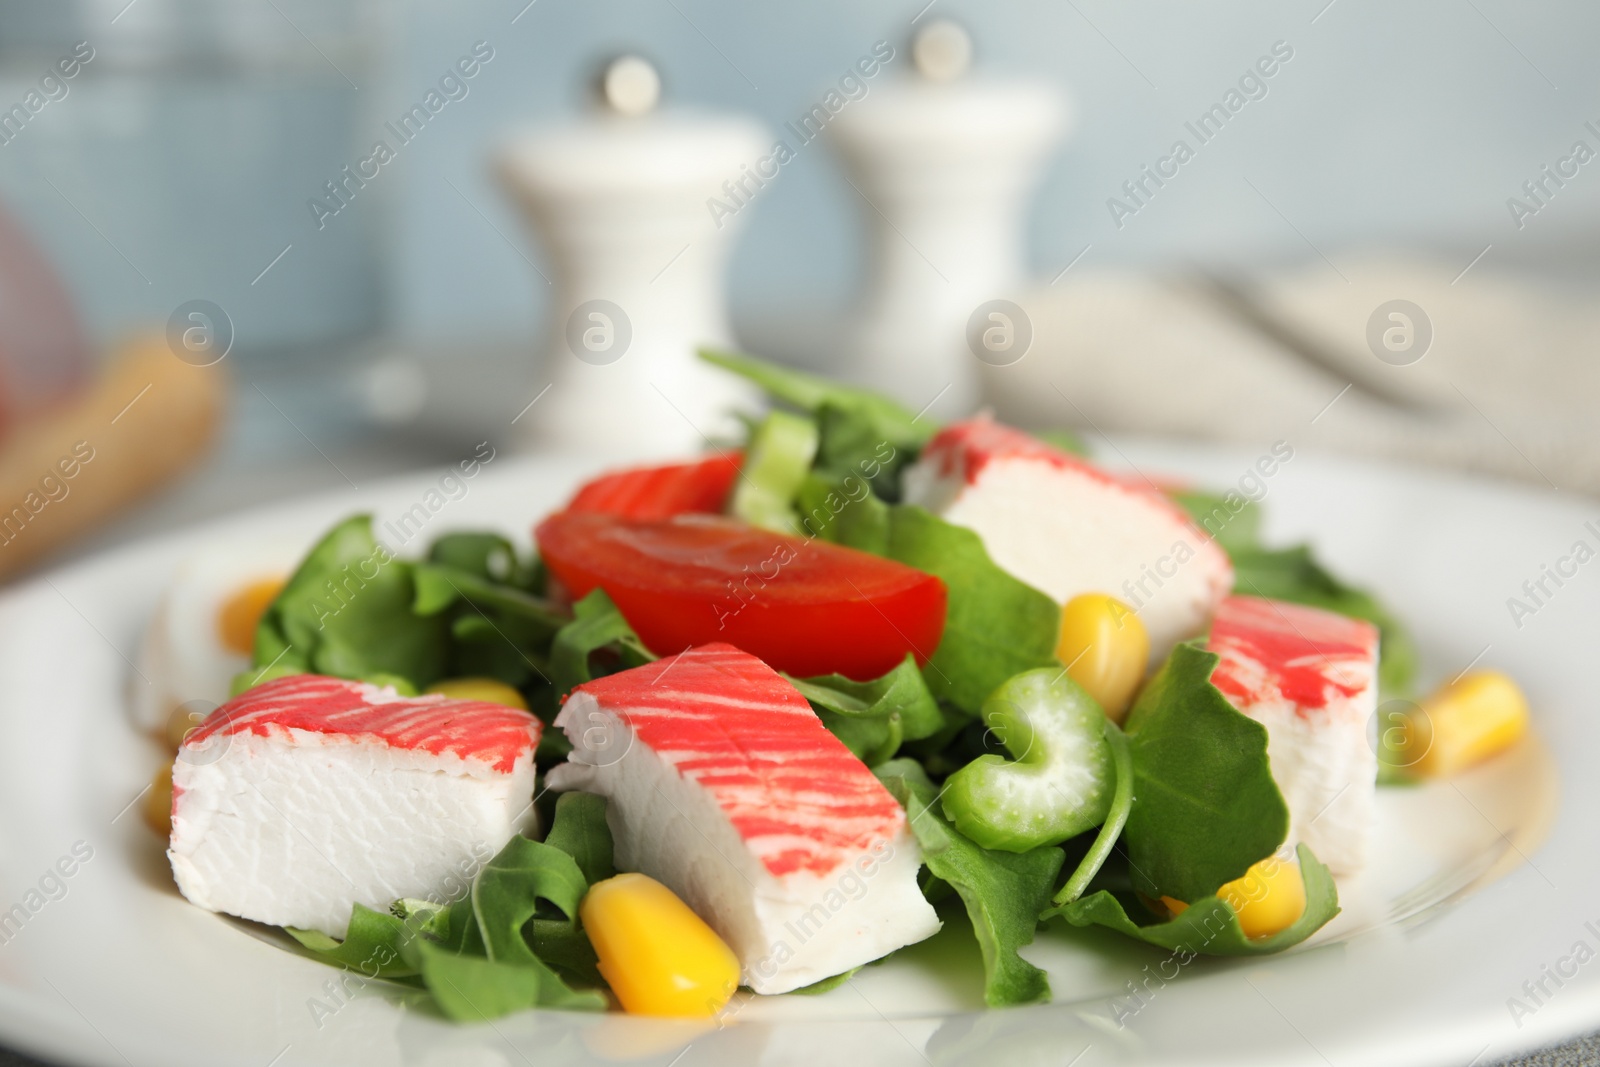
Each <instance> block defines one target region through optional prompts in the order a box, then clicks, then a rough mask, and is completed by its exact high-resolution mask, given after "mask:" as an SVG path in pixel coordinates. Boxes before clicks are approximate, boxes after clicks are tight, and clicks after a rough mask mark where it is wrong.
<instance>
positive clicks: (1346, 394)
mask: <svg viewBox="0 0 1600 1067" xmlns="http://www.w3.org/2000/svg"><path fill="white" fill-rule="evenodd" d="M1341 269H1342V271H1343V276H1342V277H1341V276H1340V275H1339V274H1338V273H1335V272H1334V271H1332V270H1331V269H1329V268H1328V267H1327V266H1326V265H1325V264H1320V263H1319V264H1317V266H1316V267H1315V268H1312V267H1307V268H1304V269H1302V270H1298V271H1294V272H1288V273H1285V274H1283V275H1280V276H1277V277H1272V278H1257V279H1252V280H1251V281H1250V282H1248V283H1238V282H1228V283H1226V284H1219V283H1218V281H1217V280H1216V279H1210V278H1205V277H1202V276H1199V275H1194V276H1185V277H1153V276H1148V275H1140V274H1133V273H1121V272H1113V271H1102V272H1090V271H1079V272H1074V273H1073V274H1071V275H1068V276H1067V277H1066V278H1063V279H1062V280H1061V281H1060V283H1059V284H1057V285H1055V286H1051V287H1045V288H1040V289H1036V290H1034V291H1031V292H1028V293H1026V294H1024V295H1023V296H1022V297H1021V298H1020V300H1019V302H1020V303H1021V304H1022V306H1023V308H1024V309H1025V310H1026V311H1027V313H1028V315H1029V317H1030V318H1031V320H1032V325H1033V343H1032V345H1031V347H1030V349H1029V350H1028V352H1027V354H1026V356H1024V357H1023V358H1022V359H1021V360H1020V361H1019V362H1017V363H1015V364H1013V365H1011V366H1006V367H992V366H990V367H986V368H985V372H984V373H985V390H986V396H987V398H988V401H989V403H991V404H992V405H993V406H994V407H995V408H996V410H997V412H998V414H999V415H1000V416H1001V417H1002V418H1009V419H1012V420H1015V421H1018V422H1020V423H1022V424H1023V425H1027V426H1033V427H1044V426H1052V425H1054V426H1059V425H1063V424H1065V425H1070V426H1077V427H1082V428H1089V429H1094V430H1098V431H1101V432H1108V433H1110V432H1119V431H1120V432H1125V433H1126V432H1135V433H1159V434H1168V435H1182V436H1192V437H1198V438H1204V439H1212V440H1218V441H1233V442H1247V443H1250V444H1252V445H1254V444H1259V443H1262V442H1266V441H1272V440H1276V439H1278V438H1282V439H1285V440H1288V441H1290V443H1292V444H1294V445H1296V446H1297V447H1298V446H1300V445H1307V446H1312V447H1324V448H1328V449H1330V450H1338V451H1343V452H1348V453H1354V454H1360V455H1365V456H1373V457H1392V458H1397V459H1402V460H1406V461H1408V462H1418V463H1426V464H1433V465H1437V466H1445V467H1456V468H1465V469H1469V470H1473V471H1477V472H1481V473H1486V474H1492V475H1497V476H1502V477H1508V478H1516V479H1522V480H1526V481H1531V482H1534V483H1537V484H1541V485H1551V486H1556V487H1559V488H1562V489H1569V490H1575V491H1580V492H1587V493H1591V494H1600V412H1597V406H1600V309H1597V308H1591V307H1590V306H1589V305H1588V304H1587V303H1586V302H1583V301H1581V300H1577V299H1574V298H1572V297H1571V296H1568V295H1562V294H1552V293H1548V292H1545V291H1543V290H1541V289H1538V288H1536V287H1534V286H1532V285H1530V284H1527V283H1524V282H1522V281H1519V280H1518V279H1516V278H1513V277H1508V276H1504V275H1498V276H1497V275H1496V274H1494V273H1493V272H1491V271H1489V270H1487V269H1484V268H1483V267H1482V266H1480V267H1479V268H1478V270H1476V271H1471V272H1468V273H1467V274H1466V275H1465V276H1461V272H1460V267H1459V265H1457V266H1454V267H1446V266H1443V265H1440V264H1437V263H1428V262H1423V261H1415V260H1410V261H1408V260H1404V259H1399V258H1373V259H1370V260H1368V261H1365V262H1361V263H1353V264H1347V265H1344V266H1343V267H1342V268H1341ZM1394 300H1405V301H1409V302H1410V303H1411V304H1412V305H1415V307H1416V308H1420V309H1421V315H1417V314H1416V313H1415V311H1414V310H1412V309H1404V310H1403V311H1402V313H1403V314H1405V315H1406V316H1407V320H1409V325H1410V328H1411V330H1412V333H1411V337H1412V343H1413V344H1416V339H1417V338H1418V337H1420V334H1421V332H1422V330H1423V329H1427V330H1429V331H1430V332H1431V334H1432V337H1431V342H1430V343H1429V344H1428V346H1427V348H1426V351H1425V353H1424V354H1423V355H1422V356H1421V358H1419V359H1415V361H1411V362H1408V361H1409V360H1410V358H1411V357H1412V356H1414V355H1415V353H1416V351H1417V349H1416V348H1413V349H1412V350H1411V351H1408V352H1407V351H1402V352H1394V351H1391V350H1389V349H1387V348H1384V346H1383V342H1382V339H1381V338H1382V330H1383V329H1389V328H1394V327H1395V326H1396V325H1397V324H1399V325H1400V328H1402V329H1404V328H1405V320H1393V319H1390V318H1388V317H1387V315H1386V314H1380V315H1379V316H1378V319H1379V326H1380V327H1381V328H1380V329H1379V330H1377V332H1376V335H1377V337H1378V338H1379V340H1378V342H1377V345H1378V348H1379V349H1381V350H1382V351H1383V352H1384V353H1385V355H1386V356H1387V357H1388V361H1385V359H1380V358H1379V355H1377V354H1375V352H1374V347H1373V345H1372V344H1369V322H1370V321H1371V320H1372V319H1373V318H1374V313H1375V312H1377V311H1378V309H1379V308H1380V307H1381V306H1384V305H1387V304H1389V302H1391V301H1394ZM1395 340H1396V342H1397V343H1399V344H1404V342H1405V335H1404V334H1401V335H1399V336H1398V337H1397V338H1396V339H1395ZM1397 363H1404V364H1405V365H1396V364H1397Z"/></svg>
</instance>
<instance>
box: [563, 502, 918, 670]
mask: <svg viewBox="0 0 1600 1067" xmlns="http://www.w3.org/2000/svg"><path fill="white" fill-rule="evenodd" d="M534 537H535V538H536V539H537V541H538V543H539V552H540V554H541V555H542V556H543V558H544V560H545V563H546V565H547V566H549V568H550V570H551V572H552V573H553V574H554V575H555V576H556V577H557V578H558V579H560V581H561V584H562V585H563V586H564V587H565V588H566V590H567V591H568V592H569V593H570V594H571V595H572V596H573V598H574V599H576V598H579V597H582V596H584V595H586V594H588V593H589V592H590V591H591V590H593V589H596V588H600V589H604V590H605V591H606V594H607V595H608V596H610V597H611V599H612V601H614V602H615V603H616V605H617V608H618V609H619V610H620V611H621V612H622V614H623V616H624V617H625V618H626V619H627V620H628V622H629V623H630V624H631V625H632V626H633V628H634V630H635V631H636V632H637V633H638V635H639V637H640V639H641V640H643V641H644V643H645V645H646V646H648V647H649V648H650V649H651V651H653V652H656V653H658V654H660V655H672V654H673V653H676V652H681V651H683V650H684V649H685V648H689V647H691V646H695V645H702V644H707V643H709V642H712V641H726V642H728V643H730V644H732V645H736V646H737V647H739V648H742V649H744V650H745V651H746V652H749V653H750V654H751V655H754V656H759V657H760V658H761V659H763V660H765V661H766V662H767V663H769V664H771V665H772V666H773V667H774V668H776V669H778V670H781V671H787V672H788V673H790V674H793V675H797V676H799V677H810V676H813V675H819V674H832V673H838V674H842V675H844V676H845V677H847V678H854V679H856V680H858V681H866V680H868V679H871V678H877V677H879V676H881V675H883V674H885V673H887V672H888V671H891V670H893V669H894V668H895V667H896V666H898V665H899V664H900V663H901V661H903V660H904V659H905V657H906V653H908V652H909V653H911V654H912V655H913V656H915V657H916V661H917V663H919V664H923V663H926V662H927V660H928V657H929V656H931V655H932V654H933V652H934V649H936V648H938V646H939V638H940V637H941V636H942V635H943V633H944V620H945V587H944V582H943V581H941V580H940V579H938V578H936V577H934V576H933V575H931V574H925V573H923V572H922V571H919V570H916V569H915V568H912V567H908V566H906V565H905V564H903V563H897V562H895V561H894V560H888V559H882V558H880V557H878V556H873V555H869V554H867V553H865V552H858V551H856V550H855V549H851V548H843V547H841V546H839V545H834V544H830V543H828V542H824V541H814V540H807V539H805V538H800V537H789V536H786V535H784V534H779V533H774V532H772V531H770V530H763V529H760V528H759V527H755V526H751V525H749V524H748V523H744V522H740V521H738V520H735V519H728V518H723V517H721V516H711V515H680V516H678V517H676V518H672V519H660V520H638V519H625V518H619V517H617V516H614V515H598V514H585V513H574V512H559V513H557V514H555V515H552V516H551V517H550V518H548V519H546V520H545V521H544V522H542V523H540V524H539V526H538V528H537V529H536V530H535V531H534Z"/></svg>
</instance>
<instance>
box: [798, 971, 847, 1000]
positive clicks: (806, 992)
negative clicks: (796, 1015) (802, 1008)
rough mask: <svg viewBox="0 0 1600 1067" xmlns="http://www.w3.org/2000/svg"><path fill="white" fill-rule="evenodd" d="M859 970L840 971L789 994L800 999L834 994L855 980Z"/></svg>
mask: <svg viewBox="0 0 1600 1067" xmlns="http://www.w3.org/2000/svg"><path fill="white" fill-rule="evenodd" d="M859 970H861V968H860V967H852V968H850V969H849V970H848V971H840V972H839V973H838V974H835V975H830V976H828V977H827V978H824V979H822V980H821V981H817V982H812V983H811V984H810V985H803V986H801V987H800V988H799V989H791V990H789V992H790V993H793V994H794V995H795V996H799V997H815V996H820V995H822V994H823V993H828V992H832V991H833V990H835V989H838V988H839V987H840V986H842V985H844V984H845V983H846V982H848V981H850V979H852V978H854V977H855V976H856V972H857V971H859Z"/></svg>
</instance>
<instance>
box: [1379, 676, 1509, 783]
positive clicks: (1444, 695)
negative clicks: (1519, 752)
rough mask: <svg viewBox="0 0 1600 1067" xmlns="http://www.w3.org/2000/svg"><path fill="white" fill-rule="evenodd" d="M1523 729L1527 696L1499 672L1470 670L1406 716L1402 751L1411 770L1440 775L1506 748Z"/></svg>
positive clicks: (1462, 767) (1421, 773)
mask: <svg viewBox="0 0 1600 1067" xmlns="http://www.w3.org/2000/svg"><path fill="white" fill-rule="evenodd" d="M1527 732H1528V701H1527V698H1526V697H1524V696H1523V695H1522V690H1520V689H1518V688H1517V683H1516V682H1513V681H1512V680H1511V679H1510V678H1508V677H1506V676H1505V675H1504V674H1501V673H1500V672H1499V671H1472V672H1471V673H1469V674H1465V675H1462V676H1461V677H1460V678H1458V679H1456V681H1454V682H1452V683H1450V684H1449V685H1445V686H1443V687H1441V688H1440V689H1438V690H1437V691H1435V692H1434V693H1433V695H1431V696H1429V697H1427V698H1426V699H1424V700H1423V701H1422V703H1421V704H1419V705H1418V706H1417V707H1416V708H1415V709H1413V710H1412V712H1411V713H1410V714H1409V715H1408V716H1407V719H1406V724H1405V737H1404V741H1403V742H1402V745H1403V747H1402V750H1401V751H1402V756H1403V758H1404V759H1405V760H1406V762H1407V764H1408V766H1409V769H1410V770H1411V771H1412V773H1414V774H1416V775H1418V776H1420V777H1423V778H1442V777H1445V776H1446V775H1451V774H1456V773H1458V772H1460V771H1464V770H1466V769H1467V768H1468V767H1471V766H1473V765H1474V764H1476V763H1481V762H1482V761H1484V760H1486V759H1488V758H1489V757H1490V756H1493V755H1495V754H1496V753H1498V752H1501V751H1503V750H1505V749H1507V748H1510V747H1511V745H1512V744H1514V743H1515V742H1516V741H1517V740H1518V739H1520V738H1521V737H1522V735H1523V734H1525V733H1527Z"/></svg>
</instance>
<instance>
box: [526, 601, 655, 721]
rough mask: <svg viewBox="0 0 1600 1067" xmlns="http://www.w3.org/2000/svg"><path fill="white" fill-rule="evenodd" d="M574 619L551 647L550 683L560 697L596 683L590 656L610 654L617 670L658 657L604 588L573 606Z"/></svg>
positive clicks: (559, 633) (557, 634)
mask: <svg viewBox="0 0 1600 1067" xmlns="http://www.w3.org/2000/svg"><path fill="white" fill-rule="evenodd" d="M572 616H573V617H572V621H571V622H569V623H567V624H566V625H565V626H563V627H562V628H561V629H560V630H559V631H557V633H556V636H555V640H554V641H552V642H551V645H550V681H551V684H552V685H553V686H554V687H555V691H556V693H557V694H559V695H563V696H564V695H565V694H567V693H570V692H571V691H572V690H573V689H574V688H576V687H577V686H580V685H582V684H583V683H584V682H589V681H593V680H594V677H595V665H594V663H593V661H592V659H591V657H592V656H593V655H594V654H595V653H597V652H600V651H601V650H605V651H607V652H608V653H609V654H610V657H611V659H612V660H613V661H614V662H616V663H617V665H618V668H621V667H638V666H641V665H643V664H646V663H649V662H651V661H652V660H654V659H656V658H657V657H656V655H655V653H653V652H651V651H650V650H649V649H647V648H645V647H644V642H642V641H640V640H639V635H638V634H636V633H634V632H633V627H632V626H629V625H628V620H627V619H624V618H623V617H622V612H620V611H618V610H617V606H616V605H615V604H613V603H612V602H611V598H610V597H608V596H606V594H605V591H604V590H603V589H596V590H594V591H593V592H591V593H590V594H589V595H588V596H586V597H584V598H583V599H582V600H580V601H578V602H577V603H576V604H574V605H573V608H572ZM601 673H605V672H604V671H602V672H601Z"/></svg>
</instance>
